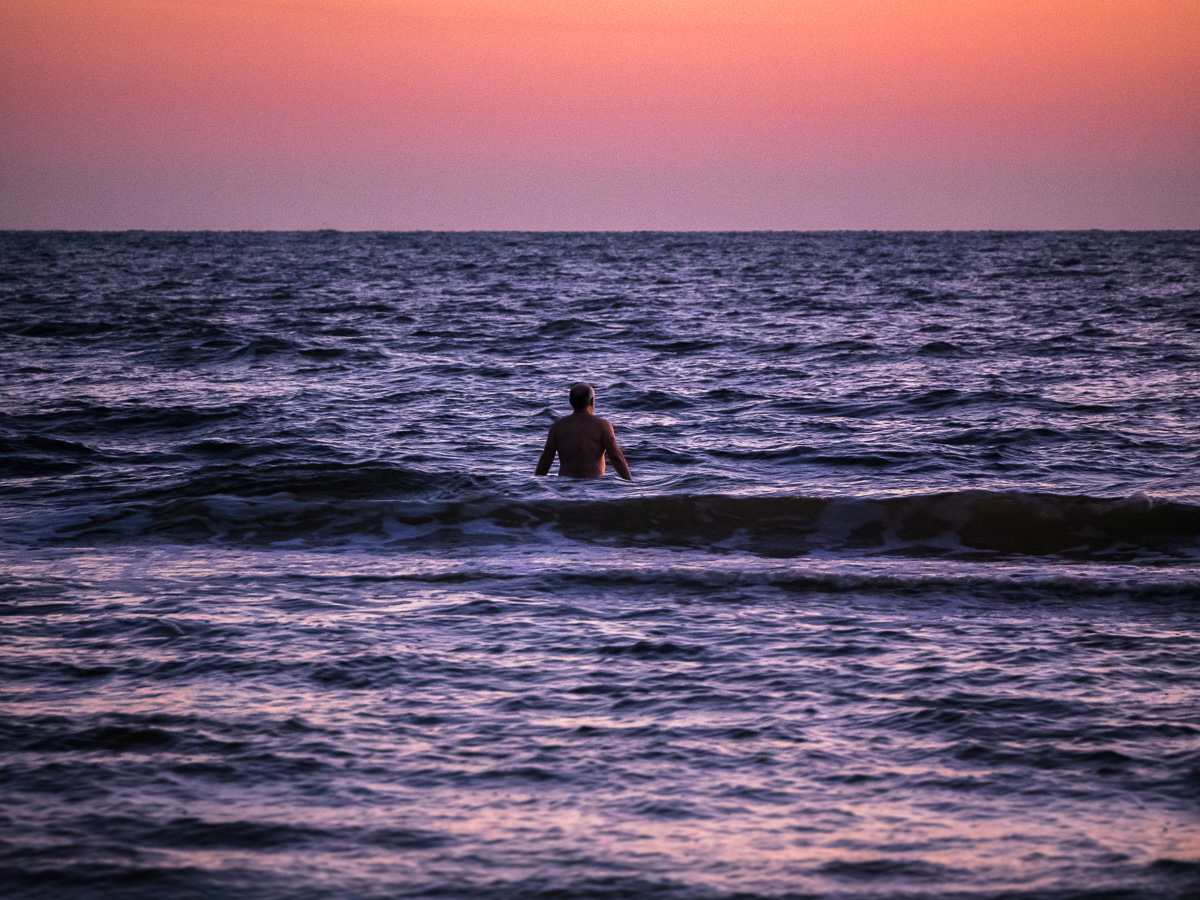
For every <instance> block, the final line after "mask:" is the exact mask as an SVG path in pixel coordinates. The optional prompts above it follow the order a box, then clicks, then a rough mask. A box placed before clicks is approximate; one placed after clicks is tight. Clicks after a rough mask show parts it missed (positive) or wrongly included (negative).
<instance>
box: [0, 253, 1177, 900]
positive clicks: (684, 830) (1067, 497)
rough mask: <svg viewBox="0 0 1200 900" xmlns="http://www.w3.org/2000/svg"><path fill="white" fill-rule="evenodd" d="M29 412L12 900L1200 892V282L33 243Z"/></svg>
mask: <svg viewBox="0 0 1200 900" xmlns="http://www.w3.org/2000/svg"><path fill="white" fill-rule="evenodd" d="M580 379H585V380H589V381H591V382H593V383H594V384H595V386H596V390H597V395H598V407H597V412H598V414H600V415H603V416H605V417H607V418H609V419H610V420H611V421H612V422H613V424H614V425H615V426H616V430H617V436H618V439H619V440H620V441H621V443H622V445H623V446H624V448H625V452H626V455H627V457H628V459H629V462H630V465H631V466H632V468H633V471H634V474H635V481H634V483H633V484H625V483H623V482H620V481H619V480H618V479H616V477H615V475H613V474H611V472H610V475H609V477H607V478H606V479H604V480H602V481H598V482H571V481H567V480H565V479H563V480H560V479H557V478H554V477H551V478H544V479H535V478H534V477H533V476H532V471H533V468H534V464H535V463H536V460H537V457H538V454H539V453H540V451H541V446H542V442H543V440H544V438H545V434H546V430H547V428H548V427H549V425H550V423H551V422H552V421H553V419H554V417H555V416H556V415H561V414H563V413H565V412H567V405H566V394H567V389H568V387H569V385H570V384H571V383H572V382H573V381H576V380H580ZM0 394H2V396H3V406H2V407H0V885H3V886H4V889H3V893H4V895H5V896H6V897H7V896H11V897H19V898H34V897H37V898H42V897H45V898H51V897H54V898H58V897H98V898H134V897H136V898H141V897H146V898H161V897H173V898H174V897H180V898H192V897H245V898H285V897H286V898H292V897H302V898H389V897H427V898H453V900H457V898H464V900H465V898H502V900H517V898H537V900H550V898H573V897H582V898H604V900H616V898H649V900H733V898H739V900H753V898H798V897H844V898H866V897H879V898H881V897H930V898H933V897H936V898H967V897H970V898H984V897H988V898H999V897H1005V898H1035V897H1036V898H1056V900H1062V898H1075V897H1080V898H1082V897H1106V898H1122V900H1127V898H1172V900H1174V898H1178V900H1183V898H1187V897H1195V896H1197V895H1198V891H1200V648H1198V647H1197V641H1196V634H1197V626H1198V625H1200V235H1197V234H1195V233H1184V232H1174V233H1098V232H1089V233H1037V234H1032V233H1031V234H1020V233H1004V234H986V233H974V234H965V233H949V234H887V233H871V234H851V233H838V234H782V233H781V234H558V235H556V234H432V233H431V234H339V233H323V232H322V233H305V234H162V233H130V234H52V233H45V234H40V233H7V234H0Z"/></svg>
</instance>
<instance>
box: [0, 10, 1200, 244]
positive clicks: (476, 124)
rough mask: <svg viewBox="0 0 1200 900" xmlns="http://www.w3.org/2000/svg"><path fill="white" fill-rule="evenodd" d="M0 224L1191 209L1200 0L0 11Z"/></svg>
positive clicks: (932, 216)
mask: <svg viewBox="0 0 1200 900" xmlns="http://www.w3.org/2000/svg"><path fill="white" fill-rule="evenodd" d="M0 159H2V165H0V227H4V228H218V229H225V228H320V227H332V228H346V229H359V228H381V229H414V228H449V229H474V228H480V229H493V228H503V229H508V228H513V229H593V228H594V229H642V228H647V229H660V228H666V229H756V228H772V229H790V228H797V229H820V228H1200V0H636V2H635V0H3V2H2V3H0Z"/></svg>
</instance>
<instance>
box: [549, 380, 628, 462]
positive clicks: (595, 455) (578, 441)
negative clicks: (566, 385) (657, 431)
mask: <svg viewBox="0 0 1200 900" xmlns="http://www.w3.org/2000/svg"><path fill="white" fill-rule="evenodd" d="M570 399H571V409H573V410H574V412H572V413H571V414H570V415H569V416H563V417H562V418H561V419H559V420H558V421H557V422H555V423H554V424H553V425H551V426H550V434H549V436H548V437H547V438H546V449H544V450H543V451H542V458H541V459H539V460H538V464H537V471H536V473H535V474H537V475H545V474H547V473H548V472H549V471H550V463H552V462H554V454H555V453H557V454H558V474H559V475H563V476H565V477H567V478H602V477H603V476H604V454H606V453H607V454H608V459H609V462H611V463H612V464H613V468H614V469H616V470H617V474H618V475H620V476H621V477H622V478H624V479H625V480H626V481H633V473H632V472H630V471H629V464H628V463H627V462H625V454H624V453H622V452H621V448H620V447H618V446H617V436H616V434H615V433H613V427H612V426H611V425H609V424H608V422H606V421H605V420H604V419H601V418H600V417H599V416H597V415H595V413H594V412H593V410H594V409H595V407H596V392H595V391H594V390H593V389H592V386H591V385H590V384H585V383H584V382H582V381H581V382H578V383H576V384H573V385H571V395H570Z"/></svg>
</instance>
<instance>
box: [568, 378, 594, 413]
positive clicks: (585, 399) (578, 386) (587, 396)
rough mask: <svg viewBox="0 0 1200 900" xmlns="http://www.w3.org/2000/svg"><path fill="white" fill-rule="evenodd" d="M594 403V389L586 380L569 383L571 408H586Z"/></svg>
mask: <svg viewBox="0 0 1200 900" xmlns="http://www.w3.org/2000/svg"><path fill="white" fill-rule="evenodd" d="M595 405H596V391H595V389H594V388H593V387H592V386H591V385H590V384H588V383H587V382H586V381H577V382H575V383H574V384H573V385H571V408H572V409H587V408H588V407H589V406H595Z"/></svg>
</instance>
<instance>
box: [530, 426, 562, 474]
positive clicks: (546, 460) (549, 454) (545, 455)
mask: <svg viewBox="0 0 1200 900" xmlns="http://www.w3.org/2000/svg"><path fill="white" fill-rule="evenodd" d="M557 452H558V441H557V440H555V438H554V426H553V425H551V426H550V433H549V434H548V435H546V446H545V447H544V448H543V449H542V457H541V459H539V460H538V464H537V468H536V469H535V470H534V472H533V474H534V475H548V474H550V464H551V463H552V462H554V454H555V453H557Z"/></svg>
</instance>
